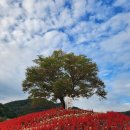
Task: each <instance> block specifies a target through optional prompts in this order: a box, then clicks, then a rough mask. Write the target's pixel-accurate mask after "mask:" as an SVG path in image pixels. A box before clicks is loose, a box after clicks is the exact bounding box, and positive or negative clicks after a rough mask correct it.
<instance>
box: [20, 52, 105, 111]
mask: <svg viewBox="0 0 130 130" xmlns="http://www.w3.org/2000/svg"><path fill="white" fill-rule="evenodd" d="M33 61H34V63H35V65H34V66H32V67H28V68H27V69H26V79H25V80H24V81H23V84H22V86H23V91H24V92H28V93H29V98H32V99H39V98H40V99H42V98H51V99H52V100H53V101H56V99H59V100H60V101H61V104H62V106H63V107H64V108H65V101H64V97H65V96H66V94H68V95H71V96H72V97H79V96H82V97H87V98H89V97H91V96H92V95H94V94H96V95H98V96H99V97H101V98H106V91H105V85H104V82H103V81H102V80H101V79H99V77H98V68H97V65H96V63H94V62H92V60H91V59H89V58H88V57H86V56H85V55H75V54H74V53H64V52H63V51H62V50H57V51H54V52H53V54H52V55H51V56H48V57H43V56H41V55H40V56H38V58H37V59H35V60H33Z"/></svg>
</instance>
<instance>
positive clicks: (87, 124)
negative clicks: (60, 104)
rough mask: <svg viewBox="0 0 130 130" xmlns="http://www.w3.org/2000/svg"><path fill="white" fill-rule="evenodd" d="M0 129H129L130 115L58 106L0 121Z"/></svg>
mask: <svg viewBox="0 0 130 130" xmlns="http://www.w3.org/2000/svg"><path fill="white" fill-rule="evenodd" d="M0 130H130V117H127V116H125V115H123V114H120V113H117V112H107V113H96V112H93V111H87V110H74V109H70V110H64V109H62V108H58V109H51V110H47V111H43V112H37V113H32V114H28V115H25V116H21V117H18V118H14V119H11V120H7V121H4V122H1V123H0Z"/></svg>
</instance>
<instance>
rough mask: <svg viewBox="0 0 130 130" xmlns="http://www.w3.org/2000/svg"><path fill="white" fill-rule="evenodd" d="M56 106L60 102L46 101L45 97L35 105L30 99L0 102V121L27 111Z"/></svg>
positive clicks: (31, 111)
mask: <svg viewBox="0 0 130 130" xmlns="http://www.w3.org/2000/svg"><path fill="white" fill-rule="evenodd" d="M58 106H60V104H56V103H53V102H52V101H48V100H46V99H42V100H41V101H40V102H39V103H37V104H36V105H32V101H31V100H30V99H25V100H17V101H12V102H9V103H6V104H0V121H3V120H6V119H8V118H15V117H18V116H22V115H25V114H28V113H33V112H38V111H43V110H47V109H51V108H56V107H58Z"/></svg>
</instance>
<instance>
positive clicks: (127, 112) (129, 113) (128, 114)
mask: <svg viewBox="0 0 130 130" xmlns="http://www.w3.org/2000/svg"><path fill="white" fill-rule="evenodd" d="M121 113H122V114H125V115H127V116H130V111H125V112H121Z"/></svg>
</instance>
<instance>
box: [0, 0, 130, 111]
mask: <svg viewBox="0 0 130 130" xmlns="http://www.w3.org/2000/svg"><path fill="white" fill-rule="evenodd" d="M55 49H63V50H64V51H66V52H74V53H75V54H84V55H87V56H88V57H89V58H92V59H93V61H94V62H96V63H97V65H98V67H99V76H100V78H101V79H102V80H103V81H104V82H105V84H106V90H107V92H108V95H107V100H103V101H100V100H99V99H98V98H97V97H96V96H94V97H92V98H90V99H88V100H87V99H82V98H80V99H79V100H76V101H75V103H74V104H75V105H76V106H78V107H80V108H84V109H93V110H95V111H106V110H114V111H124V110H130V0H0V102H1V103H6V102H9V101H13V100H18V99H25V98H27V94H24V93H23V92H22V87H21V83H22V80H23V79H24V78H25V69H26V68H27V66H31V65H32V60H33V59H35V58H36V56H37V55H39V54H43V55H44V56H48V55H50V54H51V53H52V52H53V50H55Z"/></svg>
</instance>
